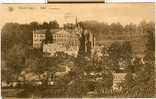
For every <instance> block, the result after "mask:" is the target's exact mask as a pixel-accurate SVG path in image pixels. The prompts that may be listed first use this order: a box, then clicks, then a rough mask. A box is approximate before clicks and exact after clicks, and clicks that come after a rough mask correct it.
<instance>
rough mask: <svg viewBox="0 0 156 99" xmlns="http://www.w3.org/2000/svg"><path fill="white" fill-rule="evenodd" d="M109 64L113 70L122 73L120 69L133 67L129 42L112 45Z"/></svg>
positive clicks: (109, 52)
mask: <svg viewBox="0 0 156 99" xmlns="http://www.w3.org/2000/svg"><path fill="white" fill-rule="evenodd" d="M108 54H109V61H110V62H109V63H111V64H110V65H111V66H112V68H113V70H115V71H116V72H120V68H124V69H125V68H127V67H128V66H130V65H131V59H132V48H131V44H130V42H128V41H124V42H122V43H112V45H111V46H110V48H109V50H108Z"/></svg>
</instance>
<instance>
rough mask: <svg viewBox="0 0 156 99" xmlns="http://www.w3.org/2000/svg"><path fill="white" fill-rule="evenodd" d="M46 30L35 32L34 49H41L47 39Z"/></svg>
mask: <svg viewBox="0 0 156 99" xmlns="http://www.w3.org/2000/svg"><path fill="white" fill-rule="evenodd" d="M45 33H46V30H45V29H44V30H35V31H33V48H41V47H42V46H41V45H42V42H43V40H45V39H46V34H45Z"/></svg>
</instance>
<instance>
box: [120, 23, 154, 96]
mask: <svg viewBox="0 0 156 99" xmlns="http://www.w3.org/2000/svg"><path fill="white" fill-rule="evenodd" d="M142 31H143V32H144V33H145V34H146V40H147V42H146V50H145V52H144V53H145V56H144V64H141V63H139V62H135V64H134V66H135V67H137V68H136V70H135V72H132V71H129V72H128V73H127V75H126V77H125V81H124V82H123V83H121V86H122V87H123V89H122V91H121V93H120V96H124V97H135V98H136V97H137V98H153V97H155V68H154V67H155V29H154V24H153V25H151V24H148V25H145V24H144V26H143V29H142Z"/></svg>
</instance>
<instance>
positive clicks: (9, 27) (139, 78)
mask: <svg viewBox="0 0 156 99" xmlns="http://www.w3.org/2000/svg"><path fill="white" fill-rule="evenodd" d="M53 23H55V24H53V25H49V24H50V22H49V23H46V24H45V23H43V24H42V25H41V24H38V23H37V22H32V23H30V24H18V23H7V24H6V25H5V26H4V27H3V29H2V31H1V32H2V33H1V34H2V35H1V36H2V40H1V43H2V81H3V80H6V81H12V80H17V78H18V77H19V75H20V74H21V72H22V71H27V72H32V73H35V74H37V75H40V74H43V73H44V72H45V71H47V72H52V73H55V72H57V70H58V65H60V64H61V63H64V60H65V59H67V60H66V61H69V62H74V64H73V69H72V70H71V71H70V73H69V74H67V75H65V76H63V77H62V78H57V79H56V85H55V89H52V90H50V91H48V92H45V91H46V89H47V88H48V87H47V86H46V87H44V86H42V87H43V89H42V87H41V88H40V87H39V88H38V89H37V90H35V91H34V92H32V91H33V90H34V88H36V87H34V86H33V84H30V86H31V87H30V88H29V87H28V88H27V86H26V90H27V89H31V90H27V92H31V93H29V94H32V93H36V91H37V93H39V92H38V91H40V90H41V91H40V92H41V93H42V94H41V95H43V97H44V96H48V95H50V96H49V97H84V96H87V95H88V94H87V93H88V92H89V91H90V90H93V89H95V91H96V92H97V94H96V95H95V96H93V97H113V96H114V97H154V94H155V93H154V92H155V89H154V83H155V81H154V73H155V72H154V52H155V33H154V23H152V22H149V23H147V22H142V23H140V25H139V26H140V28H139V26H136V27H137V30H138V29H140V31H141V33H145V34H147V35H146V41H147V42H146V52H145V64H141V63H140V61H139V60H138V61H136V62H135V63H134V64H131V59H132V53H133V51H132V50H131V45H130V43H129V42H124V43H122V44H121V45H120V44H119V43H116V42H114V43H113V44H112V45H111V46H110V47H109V48H108V50H107V48H103V50H102V57H101V62H98V60H97V61H96V59H93V60H92V59H88V58H87V57H86V55H85V49H84V43H83V42H84V41H85V37H83V36H82V37H81V39H80V42H81V44H80V49H79V55H78V57H77V58H73V57H71V56H68V55H66V54H64V53H63V52H59V53H56V54H57V55H55V56H54V57H51V58H44V57H42V50H37V49H31V48H32V31H33V30H34V29H56V28H59V25H58V23H57V22H56V21H54V22H53ZM79 24H80V26H81V27H82V28H83V29H87V30H90V31H92V32H93V33H101V34H96V35H97V36H98V35H103V36H105V35H106V34H105V33H116V34H114V35H118V33H121V32H122V33H123V31H126V30H127V31H128V32H130V31H131V32H130V33H134V32H132V31H133V30H135V29H133V28H132V29H126V30H125V28H126V26H124V27H123V26H122V25H119V23H118V24H116V25H106V26H105V24H104V23H99V22H91V23H89V22H88V23H87V22H80V23H79ZM112 24H115V23H112ZM73 25H74V24H73ZM113 26H114V29H115V30H114V29H113ZM118 26H120V28H119V27H118ZM67 27H68V26H67ZM67 27H66V28H67ZM106 27H107V28H106ZM121 27H123V28H121ZM68 28H73V27H71V24H70V27H68ZM111 28H112V29H111ZM129 28H130V26H129ZM106 30H107V31H106ZM113 31H114V32H113ZM117 31H118V32H117ZM128 32H126V33H128ZM99 38H100V37H99ZM101 39H102V38H101ZM103 40H105V39H103ZM105 52H108V54H109V56H107V55H106V53H105ZM95 58H96V57H95ZM121 62H124V63H126V64H125V65H126V66H127V67H128V68H129V69H128V70H127V71H126V72H127V75H126V79H125V81H124V82H123V83H122V84H121V86H122V87H123V88H124V89H123V90H122V91H121V93H113V94H104V93H103V92H104V91H106V92H108V93H111V88H112V85H113V76H112V70H115V71H118V69H119V63H121ZM64 64H66V63H64ZM67 65H68V63H67ZM91 72H93V73H95V74H102V75H101V78H102V79H101V80H98V81H96V82H94V83H93V82H90V81H91V80H92V79H96V78H98V77H94V78H92V77H91V78H89V77H90V76H89V74H90V73H91ZM119 72H120V71H119ZM46 81H47V79H45V80H43V82H46ZM45 85H46V84H45ZM43 90H44V91H43Z"/></svg>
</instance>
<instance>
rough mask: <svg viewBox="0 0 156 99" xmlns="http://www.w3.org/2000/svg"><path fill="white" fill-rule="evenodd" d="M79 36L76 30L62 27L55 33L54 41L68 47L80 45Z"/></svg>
mask: <svg viewBox="0 0 156 99" xmlns="http://www.w3.org/2000/svg"><path fill="white" fill-rule="evenodd" d="M79 37H80V35H79V34H78V33H75V31H74V30H72V31H66V30H64V29H61V30H60V31H58V32H56V33H54V34H53V42H54V43H56V44H58V45H62V46H65V47H67V48H68V47H70V46H79Z"/></svg>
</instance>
